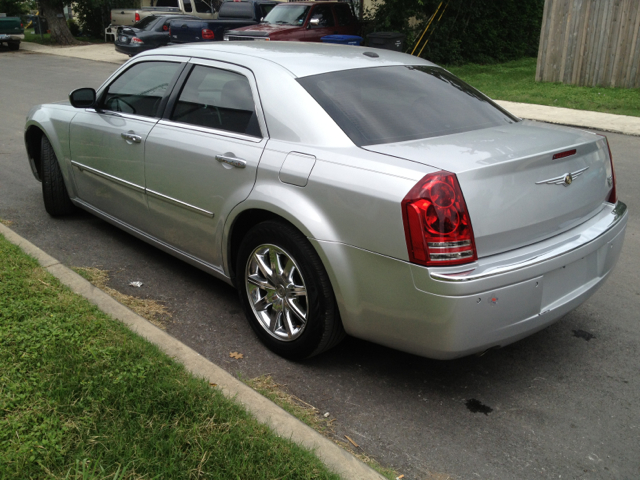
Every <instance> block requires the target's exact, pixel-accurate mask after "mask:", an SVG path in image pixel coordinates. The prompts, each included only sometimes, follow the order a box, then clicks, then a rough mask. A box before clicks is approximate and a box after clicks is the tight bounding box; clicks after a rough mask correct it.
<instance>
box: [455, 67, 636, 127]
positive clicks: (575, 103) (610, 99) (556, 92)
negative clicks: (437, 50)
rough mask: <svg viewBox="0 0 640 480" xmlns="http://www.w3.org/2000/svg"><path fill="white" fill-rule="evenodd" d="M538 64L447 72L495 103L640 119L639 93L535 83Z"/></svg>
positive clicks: (633, 90) (632, 90)
mask: <svg viewBox="0 0 640 480" xmlns="http://www.w3.org/2000/svg"><path fill="white" fill-rule="evenodd" d="M536 61H537V60H536V59H535V58H522V59H520V60H514V61H512V62H506V63H500V64H494V65H475V64H469V65H463V66H461V67H455V66H451V67H447V68H448V69H449V70H450V71H451V73H453V74H455V75H457V76H458V77H460V78H461V79H463V80H464V81H465V82H467V83H469V84H470V85H473V86H474V87H476V88H477V89H478V90H480V91H481V92H483V93H484V94H486V95H488V96H489V97H491V98H493V99H496V100H508V101H512V102H522V103H534V104H539V105H549V106H554V107H565V108H573V109H576V110H592V111H594V112H605V113H615V114H619V115H632V116H636V117H638V116H640V89H637V88H635V89H634V88H605V87H578V86H575V85H564V84H562V83H549V82H536V81H535V76H536Z"/></svg>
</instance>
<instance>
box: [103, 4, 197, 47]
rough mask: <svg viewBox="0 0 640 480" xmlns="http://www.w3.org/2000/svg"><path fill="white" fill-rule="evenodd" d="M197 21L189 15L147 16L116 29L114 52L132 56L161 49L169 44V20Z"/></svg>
mask: <svg viewBox="0 0 640 480" xmlns="http://www.w3.org/2000/svg"><path fill="white" fill-rule="evenodd" d="M175 19H181V20H199V18H198V17H194V16H191V15H171V14H168V15H149V16H148V17H145V18H143V19H142V20H140V21H139V22H138V23H134V24H133V25H132V26H130V27H118V32H117V34H116V40H115V46H116V51H118V52H120V53H124V54H126V55H129V56H130V57H132V56H134V55H135V54H137V53H140V52H144V51H147V50H151V49H153V48H158V47H163V46H165V45H167V44H168V43H169V39H170V36H169V22H170V21H171V20H175Z"/></svg>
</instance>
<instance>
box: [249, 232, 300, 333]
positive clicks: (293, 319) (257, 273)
mask: <svg viewBox="0 0 640 480" xmlns="http://www.w3.org/2000/svg"><path fill="white" fill-rule="evenodd" d="M245 285H246V289H247V296H248V298H249V303H250V304H251V309H252V310H253V313H254V314H255V316H256V318H257V319H258V323H259V324H260V326H261V327H262V328H264V330H265V331H266V332H267V333H269V334H270V335H271V336H273V337H274V338H277V339H278V340H281V341H284V342H290V341H292V340H295V339H296V338H298V337H299V336H300V335H302V332H303V331H304V329H305V327H306V326H307V320H308V312H309V310H308V306H309V303H308V300H307V287H306V285H305V282H304V278H302V273H301V272H300V268H299V267H298V264H297V263H296V262H295V260H294V259H293V257H292V256H291V255H289V254H288V253H287V252H285V251H284V250H283V249H281V248H280V247H277V246H275V245H268V244H265V245H260V246H259V247H257V248H256V249H255V250H254V251H253V252H252V253H251V255H250V256H249V260H248V261H247V268H246V271H245Z"/></svg>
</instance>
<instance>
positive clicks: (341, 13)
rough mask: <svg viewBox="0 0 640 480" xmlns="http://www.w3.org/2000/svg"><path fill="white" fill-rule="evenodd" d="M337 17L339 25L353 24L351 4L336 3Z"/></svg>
mask: <svg viewBox="0 0 640 480" xmlns="http://www.w3.org/2000/svg"><path fill="white" fill-rule="evenodd" d="M334 8H335V12H336V17H337V18H338V25H339V26H341V27H344V26H346V25H350V24H351V9H350V8H349V5H347V4H344V3H339V4H337V5H334Z"/></svg>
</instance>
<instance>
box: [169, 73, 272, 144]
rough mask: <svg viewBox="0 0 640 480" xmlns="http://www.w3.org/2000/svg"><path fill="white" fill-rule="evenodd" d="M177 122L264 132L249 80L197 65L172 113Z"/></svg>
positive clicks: (245, 132)
mask: <svg viewBox="0 0 640 480" xmlns="http://www.w3.org/2000/svg"><path fill="white" fill-rule="evenodd" d="M171 120H173V121H174V122H181V123H188V124H191V125H196V126H199V127H207V128H214V129H216V130H226V131H229V132H235V133H242V134H245V135H251V136H254V137H260V136H262V135H261V133H260V126H259V124H258V118H257V116H256V113H255V106H254V102H253V95H252V94H251V86H250V84H249V80H247V78H246V77H245V76H244V75H240V74H239V73H234V72H230V71H228V70H221V69H219V68H212V67H203V66H200V65H196V66H195V67H194V68H193V70H192V71H191V74H190V75H189V78H188V79H187V82H186V83H185V85H184V88H183V89H182V92H180V96H179V97H178V102H177V103H176V106H175V108H174V110H173V112H172V114H171Z"/></svg>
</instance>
